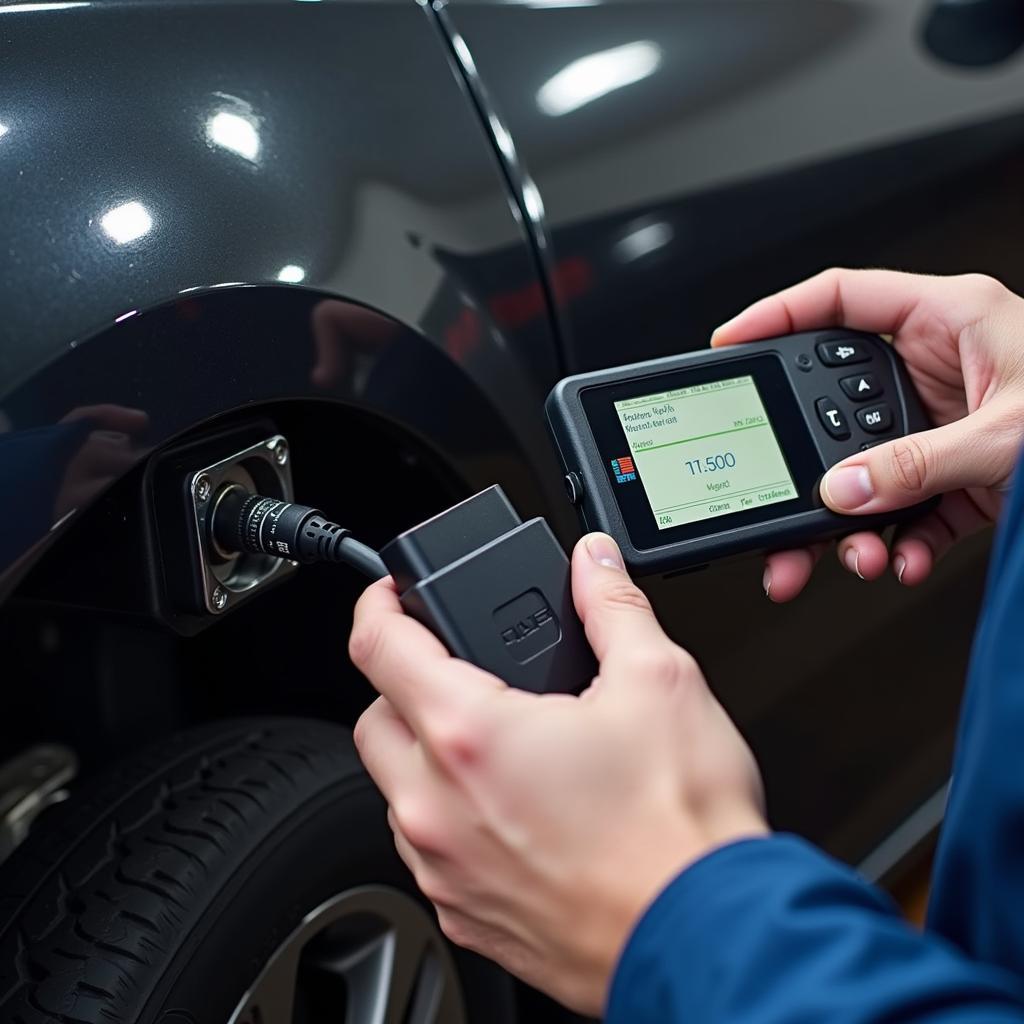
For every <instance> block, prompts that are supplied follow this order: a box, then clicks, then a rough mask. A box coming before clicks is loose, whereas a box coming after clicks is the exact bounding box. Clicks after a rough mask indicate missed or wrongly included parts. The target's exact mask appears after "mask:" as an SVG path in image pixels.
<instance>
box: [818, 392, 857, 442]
mask: <svg viewBox="0 0 1024 1024" xmlns="http://www.w3.org/2000/svg"><path fill="white" fill-rule="evenodd" d="M814 407H815V409H817V410H818V419H820V420H821V425H822V426H823V427H824V428H825V429H826V430H827V431H828V432H829V436H831V437H834V438H835V439H836V440H837V441H845V440H846V439H847V438H848V437H849V436H850V425H849V424H848V423H847V422H846V417H845V416H844V415H843V412H842V410H841V409H840V408H839V406H838V405H836V403H835V402H833V401H832V399H831V398H819V399H818V400H817V402H815V403H814ZM857 415H858V417H859V416H860V413H858V414H857Z"/></svg>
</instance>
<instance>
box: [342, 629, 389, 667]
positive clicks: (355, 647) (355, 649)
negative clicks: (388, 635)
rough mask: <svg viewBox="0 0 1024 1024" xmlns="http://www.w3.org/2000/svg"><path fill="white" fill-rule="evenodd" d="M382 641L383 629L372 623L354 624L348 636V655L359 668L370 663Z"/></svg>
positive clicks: (375, 656) (374, 658)
mask: <svg viewBox="0 0 1024 1024" xmlns="http://www.w3.org/2000/svg"><path fill="white" fill-rule="evenodd" d="M383 642H384V639H383V630H382V629H381V628H380V626H378V625H376V624H374V623H368V622H364V623H360V624H359V625H357V626H354V627H353V629H352V633H351V634H350V636H349V638H348V656H349V658H350V659H351V661H352V664H353V665H355V666H356V668H359V669H365V668H366V667H367V666H368V665H372V664H373V662H374V661H375V660H376V658H377V654H378V652H379V651H380V648H381V646H382V644H383Z"/></svg>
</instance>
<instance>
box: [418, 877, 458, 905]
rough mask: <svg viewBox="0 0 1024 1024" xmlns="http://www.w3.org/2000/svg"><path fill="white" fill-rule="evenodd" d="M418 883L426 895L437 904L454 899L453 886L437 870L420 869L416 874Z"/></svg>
mask: <svg viewBox="0 0 1024 1024" xmlns="http://www.w3.org/2000/svg"><path fill="white" fill-rule="evenodd" d="M416 884H417V885H418V886H419V890H420V892H421V893H423V895H424V896H426V897H427V899H428V900H430V902H431V903H433V904H434V905H435V906H436V905H438V904H450V903H451V902H452V900H453V894H452V891H451V887H450V886H449V885H447V884H446V883H445V882H444V880H443V879H442V878H441V876H440V875H439V874H437V872H435V871H420V872H418V873H417V874H416Z"/></svg>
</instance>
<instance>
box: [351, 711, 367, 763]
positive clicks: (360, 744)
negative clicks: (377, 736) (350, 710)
mask: <svg viewBox="0 0 1024 1024" xmlns="http://www.w3.org/2000/svg"><path fill="white" fill-rule="evenodd" d="M366 728H367V726H366V713H365V712H364V713H363V714H361V715H360V716H359V718H357V719H356V724H355V725H354V726H353V727H352V742H353V743H354V744H355V746H356V750H358V751H359V752H360V753H362V751H363V749H364V748H365V745H366Z"/></svg>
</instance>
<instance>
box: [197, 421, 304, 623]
mask: <svg viewBox="0 0 1024 1024" xmlns="http://www.w3.org/2000/svg"><path fill="white" fill-rule="evenodd" d="M232 483H235V484H241V485H242V486H243V487H246V488H248V489H250V490H254V491H258V492H259V493H261V494H265V495H266V496H267V497H269V498H279V499H281V500H282V501H293V500H294V497H295V495H294V491H293V488H292V473H291V456H290V450H289V448H288V441H287V439H286V438H285V437H284V436H283V435H281V434H274V435H273V436H272V437H268V438H267V439H266V440H265V441H260V442H259V443H258V444H254V445H251V446H250V447H248V448H245V449H243V450H242V451H240V452H236V453H235V454H234V455H230V456H228V457H227V458H226V459H221V461H220V462H215V463H214V464H213V465H210V466H205V467H203V468H202V469H199V470H196V471H195V472H193V473H192V474H191V476H190V477H189V479H188V494H189V498H190V501H191V507H192V514H193V523H192V524H191V525H193V526H194V528H195V531H196V540H197V543H196V544H195V545H194V546H193V547H194V551H195V552H196V557H197V560H198V561H197V566H196V568H197V569H198V572H199V576H200V579H201V580H202V590H203V602H204V604H205V606H206V610H207V611H208V612H210V613H211V614H213V615H220V614H222V613H223V612H225V611H227V610H228V609H229V608H232V607H234V606H235V605H236V604H238V603H239V602H240V601H242V600H245V599H247V598H249V597H251V596H252V595H253V594H254V593H256V592H257V591H259V589H260V588H261V587H264V586H266V585H267V584H269V583H270V582H271V581H274V582H276V581H277V580H279V579H281V578H282V577H283V576H284V575H287V574H288V573H291V572H294V571H295V570H296V569H297V568H298V563H297V562H289V561H286V560H283V559H279V558H271V557H269V556H268V555H253V554H231V553H228V552H224V551H220V550H218V549H217V547H216V545H215V544H214V542H213V538H212V535H211V532H210V528H209V527H210V518H211V516H212V514H213V511H214V509H215V508H216V505H217V500H218V498H219V496H220V495H221V494H222V493H223V488H224V485H225V484H232Z"/></svg>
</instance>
